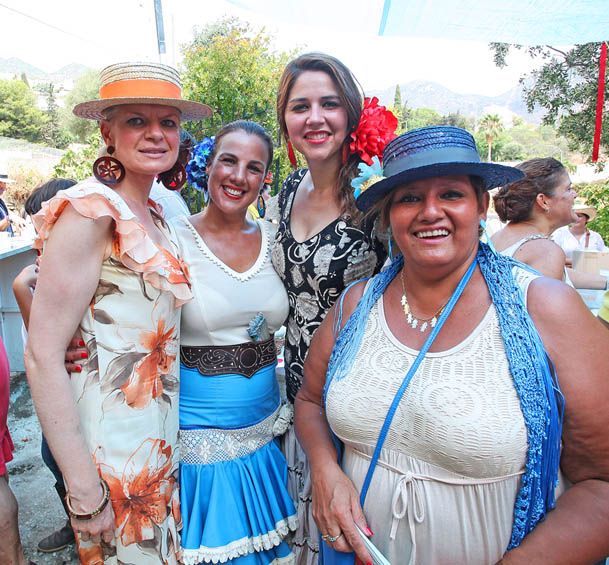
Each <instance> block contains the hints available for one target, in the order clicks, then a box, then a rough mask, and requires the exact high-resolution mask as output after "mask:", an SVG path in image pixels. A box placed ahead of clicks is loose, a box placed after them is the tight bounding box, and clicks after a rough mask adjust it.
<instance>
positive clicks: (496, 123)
mask: <svg viewBox="0 0 609 565" xmlns="http://www.w3.org/2000/svg"><path fill="white" fill-rule="evenodd" d="M478 128H479V130H480V131H481V132H482V133H483V134H484V139H485V140H486V143H487V144H488V158H487V161H489V162H491V161H492V154H493V141H495V140H496V139H497V138H498V137H499V134H500V133H501V132H502V131H503V129H504V128H503V124H502V123H501V118H500V117H499V115H498V114H486V115H484V116H482V119H481V120H480V123H479V124H478Z"/></svg>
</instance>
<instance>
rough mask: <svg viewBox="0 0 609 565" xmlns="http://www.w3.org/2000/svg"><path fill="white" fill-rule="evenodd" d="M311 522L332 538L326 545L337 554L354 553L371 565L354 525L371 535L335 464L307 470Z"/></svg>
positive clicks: (349, 486)
mask: <svg viewBox="0 0 609 565" xmlns="http://www.w3.org/2000/svg"><path fill="white" fill-rule="evenodd" d="M311 482H312V485H313V505H312V506H313V519H314V520H315V523H316V524H317V527H318V528H319V531H320V532H321V534H322V539H323V536H329V537H332V538H334V537H336V536H338V539H336V541H334V542H332V541H330V540H328V539H326V540H325V541H326V543H327V544H328V545H329V546H330V547H333V548H334V549H336V550H338V551H344V552H350V551H355V553H356V554H357V556H358V557H359V558H360V559H361V560H362V562H363V563H370V562H371V561H372V559H371V557H370V553H369V552H368V550H367V549H366V547H365V545H364V542H363V541H362V539H361V537H360V534H359V532H358V531H357V528H356V527H355V524H357V526H358V527H359V529H360V530H362V532H364V533H366V534H368V535H372V532H371V531H370V529H369V528H368V524H367V523H366V518H365V517H364V513H363V511H362V508H361V506H360V503H359V494H358V492H357V490H356V489H355V487H354V486H353V483H352V482H351V480H350V479H349V478H348V477H347V476H346V475H345V474H344V473H343V472H342V471H341V469H340V467H339V466H338V465H337V464H332V465H326V466H324V467H323V468H320V469H319V470H317V471H314V470H313V469H311Z"/></svg>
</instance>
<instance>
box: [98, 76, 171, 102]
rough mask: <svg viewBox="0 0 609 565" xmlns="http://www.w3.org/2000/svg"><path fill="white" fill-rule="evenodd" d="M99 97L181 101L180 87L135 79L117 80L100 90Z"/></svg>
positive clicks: (159, 81)
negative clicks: (174, 99)
mask: <svg viewBox="0 0 609 565" xmlns="http://www.w3.org/2000/svg"><path fill="white" fill-rule="evenodd" d="M99 97H100V98H101V99H104V98H176V99H178V100H181V98H182V91H181V89H180V87H179V86H177V85H175V84H172V83H170V82H167V81H165V80H150V79H133V80H117V81H116V82H111V83H110V84H106V85H104V86H102V87H101V88H100V89H99Z"/></svg>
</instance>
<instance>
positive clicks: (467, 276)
mask: <svg viewBox="0 0 609 565" xmlns="http://www.w3.org/2000/svg"><path fill="white" fill-rule="evenodd" d="M477 264H478V261H477V259H474V260H473V261H472V264H471V265H470V266H469V269H467V272H466V273H465V274H464V275H463V277H462V278H461V280H460V281H459V284H458V285H457V288H456V289H455V291H454V292H453V294H452V296H451V297H450V300H449V301H448V304H447V305H446V308H444V311H443V312H442V315H441V316H440V318H439V320H438V323H437V324H436V326H435V327H434V328H433V330H432V331H431V333H430V334H429V336H428V337H427V339H426V340H425V343H424V344H423V347H421V350H420V351H419V354H418V355H417V358H416V359H415V360H414V363H413V364H412V365H411V367H410V369H408V373H406V376H405V377H404V380H403V381H402V384H401V385H400V388H399V389H398V391H397V392H396V393H395V396H394V398H393V402H392V403H391V406H390V407H389V411H388V412H387V416H386V417H385V422H384V423H383V427H382V428H381V433H380V435H379V439H378V441H377V442H376V447H375V448H374V454H373V455H372V460H371V461H370V466H369V467H368V472H367V473H366V478H365V480H364V484H363V486H362V492H361V494H360V504H361V506H362V508H363V507H364V501H365V500H366V494H367V493H368V488H369V487H370V481H371V480H372V474H373V473H374V468H375V467H376V464H377V462H378V460H379V457H380V455H381V449H382V448H383V444H384V443H385V439H386V438H387V433H388V432H389V427H390V426H391V422H392V420H393V416H394V415H395V412H396V410H397V408H398V405H399V403H400V401H401V400H402V397H403V396H404V393H405V392H406V388H407V387H408V385H409V384H410V381H411V380H412V377H414V374H415V373H416V372H417V369H418V368H419V365H420V364H421V362H422V361H423V358H424V357H425V355H426V354H427V351H428V350H429V348H430V347H431V344H432V343H433V341H434V339H436V336H437V335H438V332H439V331H440V329H441V328H442V326H443V325H444V322H445V321H446V318H448V316H449V315H450V313H451V312H452V309H453V308H454V306H455V304H456V303H457V300H459V298H460V297H461V294H462V293H463V290H464V289H465V287H466V285H467V283H468V282H469V279H470V278H471V276H472V273H473V272H474V269H475V268H476V265H477Z"/></svg>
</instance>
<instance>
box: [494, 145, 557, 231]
mask: <svg viewBox="0 0 609 565" xmlns="http://www.w3.org/2000/svg"><path fill="white" fill-rule="evenodd" d="M516 168H517V169H520V170H521V171H523V172H524V173H525V174H526V177H524V178H523V179H521V180H519V181H516V182H513V183H511V184H507V185H505V186H502V187H501V188H500V189H499V190H498V191H497V193H496V194H495V195H494V196H493V202H494V203H495V210H496V211H497V215H498V216H499V219H500V220H501V221H502V222H508V221H509V222H522V221H524V220H527V219H528V218H529V216H530V214H531V210H532V209H533V204H535V200H536V199H537V195H538V194H545V195H546V196H548V197H549V198H552V197H553V196H554V191H555V189H556V187H557V186H558V183H559V182H560V177H561V176H562V175H563V174H565V173H566V169H565V168H564V167H563V165H562V163H561V162H560V161H557V160H556V159H554V158H552V157H546V158H540V159H530V160H529V161H525V162H524V163H520V165H517V166H516Z"/></svg>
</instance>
